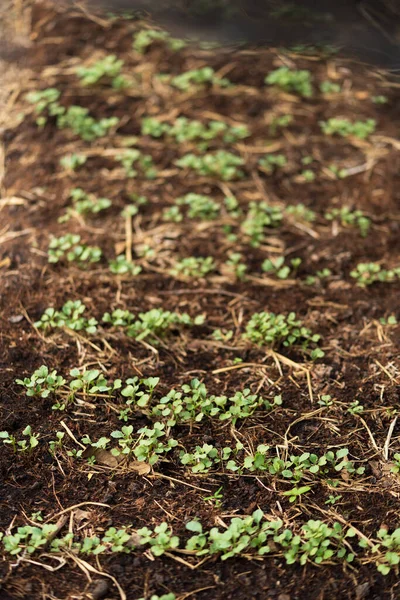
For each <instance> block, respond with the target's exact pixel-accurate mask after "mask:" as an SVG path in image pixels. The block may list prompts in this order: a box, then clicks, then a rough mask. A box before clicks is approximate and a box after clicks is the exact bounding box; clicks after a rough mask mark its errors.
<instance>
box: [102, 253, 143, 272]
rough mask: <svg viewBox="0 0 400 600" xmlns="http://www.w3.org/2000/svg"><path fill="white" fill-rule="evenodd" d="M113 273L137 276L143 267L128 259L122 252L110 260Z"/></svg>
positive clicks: (109, 264)
mask: <svg viewBox="0 0 400 600" xmlns="http://www.w3.org/2000/svg"><path fill="white" fill-rule="evenodd" d="M108 266H109V269H110V271H111V273H114V275H132V276H133V277H136V275H139V273H141V272H142V267H141V266H140V265H136V264H135V263H134V262H132V261H130V260H127V258H126V256H124V255H123V254H120V255H119V256H117V257H116V258H115V259H114V260H110V261H109V263H108Z"/></svg>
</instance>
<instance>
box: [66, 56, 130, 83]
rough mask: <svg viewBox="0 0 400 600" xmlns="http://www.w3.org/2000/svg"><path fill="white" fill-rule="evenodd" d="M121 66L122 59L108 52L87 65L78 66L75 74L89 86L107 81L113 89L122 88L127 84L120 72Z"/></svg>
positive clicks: (122, 63) (122, 64)
mask: <svg viewBox="0 0 400 600" xmlns="http://www.w3.org/2000/svg"><path fill="white" fill-rule="evenodd" d="M123 66H124V61H123V60H119V59H118V58H117V57H116V56H115V55H114V54H110V55H108V56H105V57H104V58H102V59H101V60H98V61H97V62H95V63H93V64H92V65H90V66H88V67H82V66H81V67H78V68H77V69H76V74H77V76H78V77H79V79H80V80H81V83H82V85H86V86H91V85H96V84H98V83H103V82H107V83H108V82H109V83H110V84H111V87H113V88H114V89H122V88H126V87H127V86H128V85H129V83H128V81H127V80H126V79H125V78H124V77H123V75H122V74H121V71H122V67H123Z"/></svg>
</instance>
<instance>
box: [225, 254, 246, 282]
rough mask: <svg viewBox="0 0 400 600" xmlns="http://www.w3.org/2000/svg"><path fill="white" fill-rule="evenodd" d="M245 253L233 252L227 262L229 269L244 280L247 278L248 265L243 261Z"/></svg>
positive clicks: (226, 265) (237, 277)
mask: <svg viewBox="0 0 400 600" xmlns="http://www.w3.org/2000/svg"><path fill="white" fill-rule="evenodd" d="M242 260H243V254H242V253H241V252H231V253H230V254H229V256H228V260H227V261H226V263H225V267H226V268H227V271H228V272H230V273H232V274H233V275H234V277H235V278H236V279H239V280H240V281H243V280H244V279H245V278H246V271H247V265H246V263H244V262H242Z"/></svg>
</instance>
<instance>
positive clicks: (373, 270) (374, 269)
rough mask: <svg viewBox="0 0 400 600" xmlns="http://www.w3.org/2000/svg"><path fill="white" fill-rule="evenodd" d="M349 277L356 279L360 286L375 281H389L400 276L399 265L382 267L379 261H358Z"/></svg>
mask: <svg viewBox="0 0 400 600" xmlns="http://www.w3.org/2000/svg"><path fill="white" fill-rule="evenodd" d="M350 277H353V279H355V280H356V281H357V285H359V286H360V287H366V286H368V285H372V284H373V283H376V282H381V283H391V282H393V281H396V279H398V278H399V277H400V267H395V268H394V269H382V267H381V265H380V264H379V263H359V264H358V265H357V266H356V268H355V269H353V271H351V272H350Z"/></svg>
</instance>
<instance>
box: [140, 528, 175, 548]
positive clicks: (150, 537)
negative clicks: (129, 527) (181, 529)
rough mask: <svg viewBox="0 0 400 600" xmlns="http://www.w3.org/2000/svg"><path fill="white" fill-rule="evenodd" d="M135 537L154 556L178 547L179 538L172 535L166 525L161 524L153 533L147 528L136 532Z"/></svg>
mask: <svg viewBox="0 0 400 600" xmlns="http://www.w3.org/2000/svg"><path fill="white" fill-rule="evenodd" d="M137 535H138V536H139V537H140V538H141V539H140V543H141V544H142V545H148V546H150V552H151V553H152V554H153V555H154V556H162V555H163V554H165V552H168V551H169V550H174V549H175V548H178V546H179V538H178V537H177V536H176V535H173V534H172V529H171V528H170V527H168V525H167V523H161V524H160V525H157V526H156V527H155V528H154V531H152V530H151V529H149V528H148V527H143V528H142V529H138V530H137Z"/></svg>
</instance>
